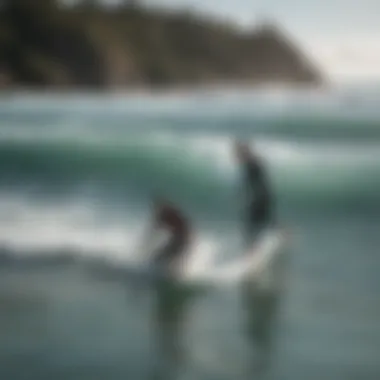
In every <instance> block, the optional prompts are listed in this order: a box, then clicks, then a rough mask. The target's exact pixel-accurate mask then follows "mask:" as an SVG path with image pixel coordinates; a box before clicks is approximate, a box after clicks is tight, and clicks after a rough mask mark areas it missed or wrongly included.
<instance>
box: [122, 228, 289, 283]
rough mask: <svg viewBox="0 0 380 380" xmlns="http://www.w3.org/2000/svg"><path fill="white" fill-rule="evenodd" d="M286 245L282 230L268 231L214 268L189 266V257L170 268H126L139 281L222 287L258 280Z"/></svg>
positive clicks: (285, 234)
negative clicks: (243, 249) (249, 245)
mask: <svg viewBox="0 0 380 380" xmlns="http://www.w3.org/2000/svg"><path fill="white" fill-rule="evenodd" d="M288 244H289V234H288V233H287V232H286V231H285V230H284V229H280V228H279V229H272V230H268V231H266V232H265V233H263V235H262V236H261V237H260V238H259V239H258V240H257V242H256V244H254V245H253V246H252V247H250V248H249V249H248V250H247V251H246V252H242V254H241V255H238V257H235V258H231V259H229V260H228V261H226V262H224V263H221V264H215V263H213V262H210V263H209V264H208V265H205V266H203V267H201V268H199V267H197V266H194V265H191V261H192V260H196V257H192V255H189V258H188V260H189V261H190V262H186V261H184V262H182V263H180V265H176V266H173V267H172V268H165V269H164V268H157V267H154V266H153V265H151V264H149V263H144V264H140V265H138V266H135V267H134V268H131V267H130V268H129V271H130V272H132V273H133V274H134V275H135V276H138V277H140V279H141V280H142V281H144V280H147V281H149V282H151V281H156V280H172V281H175V282H177V283H181V284H183V285H194V286H196V285H204V286H221V285H230V284H233V283H238V282H240V281H243V280H249V279H257V278H258V277H260V276H261V275H262V273H264V272H265V270H266V269H268V268H270V267H271V265H272V264H273V262H274V261H275V259H276V257H278V255H280V254H281V253H282V252H283V251H284V249H285V248H286V247H287V245H288Z"/></svg>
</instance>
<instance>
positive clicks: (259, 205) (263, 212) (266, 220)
mask: <svg viewBox="0 0 380 380" xmlns="http://www.w3.org/2000/svg"><path fill="white" fill-rule="evenodd" d="M243 170H244V181H245V184H244V185H245V192H246V194H245V196H246V199H245V201H246V211H245V238H246V243H247V244H248V245H250V244H252V243H253V241H254V240H255V238H256V237H257V235H258V234H259V233H260V232H261V231H262V230H263V228H265V227H267V226H268V225H270V224H271V223H272V222H273V199H272V195H271V192H270V190H269V183H268V180H267V177H266V174H265V172H264V169H263V165H262V163H261V162H260V161H259V160H258V159H257V158H256V157H252V158H250V159H249V160H247V161H246V163H245V165H244V167H243Z"/></svg>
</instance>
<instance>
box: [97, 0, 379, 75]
mask: <svg viewBox="0 0 380 380" xmlns="http://www.w3.org/2000/svg"><path fill="white" fill-rule="evenodd" d="M104 1H108V2H109V3H111V2H113V3H117V2H118V1H119V0H104ZM140 1H142V2H145V3H147V4H153V5H156V6H157V5H160V6H167V7H171V8H173V7H177V8H178V7H179V8H181V7H186V8H191V9H195V10H198V11H202V12H206V13H211V14H216V15H219V16H222V17H226V18H229V19H234V20H236V21H237V22H239V23H240V24H241V25H244V26H246V25H254V24H255V22H257V21H258V20H259V19H260V18H262V17H268V18H272V19H274V20H275V21H277V22H278V23H279V24H281V25H282V26H283V27H284V28H285V30H286V31H287V32H288V34H289V35H290V36H291V37H293V38H294V39H295V40H296V42H298V43H299V44H301V47H303V48H304V50H306V51H307V52H308V53H309V55H311V57H313V58H314V59H315V60H316V61H317V62H318V64H320V65H321V66H322V67H323V68H324V69H325V70H326V71H327V72H328V73H330V74H331V75H332V76H334V77H336V78H341V77H344V78H346V77H373V76H376V77H380V0H140Z"/></svg>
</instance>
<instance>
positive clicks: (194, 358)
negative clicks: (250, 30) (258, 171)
mask: <svg viewBox="0 0 380 380" xmlns="http://www.w3.org/2000/svg"><path fill="white" fill-rule="evenodd" d="M379 102H380V87H376V86H372V87H369V86H367V87H365V86H363V87H360V86H358V87H344V86H343V87H340V88H336V89H332V90H329V91H326V92H315V91H280V90H278V91H275V90H271V91H264V90H261V91H247V90H244V91H243V90H241V89H240V90H239V89H236V90H229V91H198V92H188V93H167V94H156V95H149V94H134V95H120V94H114V95H108V96H101V95H89V94H74V95H73V94H67V95H63V94H60V95H57V94H21V93H19V94H12V95H8V96H4V95H3V97H2V99H1V100H0V330H1V332H0V379H6V380H7V379H12V380H23V379H25V380H34V379H36V380H37V379H38V380H41V379H52V378H54V379H64V380H74V379H75V380H76V379H78V380H79V379H80V380H85V379H89V380H90V379H91V380H96V379H99V380H103V379H104V380H106V379H107V380H119V379H131V380H135V379H136V380H140V379H170V378H173V379H174V378H175V379H197V380H198V379H199V380H213V379H215V380H216V379H217V380H224V379H226V380H227V379H231V380H238V379H253V378H255V379H256V378H260V379H261V378H265V379H276V380H277V379H279V380H287V379H291V380H298V379H299V380H303V379H311V380H312V379H318V380H319V379H321V378H324V379H326V380H340V379H342V380H348V379H362V380H372V379H373V380H377V379H379V378H380V364H379V357H380V322H379V321H380V297H379V291H380V276H379V270H380V255H379V247H380V233H379V231H380V230H379V228H380V195H379V194H380V111H379V107H378V105H379ZM236 138H239V139H242V140H244V141H248V142H249V143H250V144H251V145H252V148H254V149H256V150H257V151H258V153H259V154H260V155H261V156H262V158H263V160H264V162H265V164H266V165H267V171H268V174H269V177H270V180H271V183H272V187H273V191H274V193H275V199H276V209H277V214H278V218H279V220H280V221H281V223H282V224H283V225H286V226H287V227H288V228H289V230H290V231H291V236H292V240H291V244H290V246H289V248H288V249H287V250H286V252H284V255H283V256H282V257H283V258H284V260H283V261H282V262H281V263H280V264H279V268H278V269H279V270H278V271H277V270H276V271H274V272H273V273H274V274H273V273H272V277H271V279H270V281H269V285H268V286H266V287H258V286H246V285H244V284H241V283H239V282H238V281H237V282H236V283H233V284H231V283H228V284H227V283H224V282H223V281H222V280H221V281H220V283H218V284H216V285H215V286H213V287H212V288H211V287H207V286H206V287H202V288H198V287H196V286H182V285H183V284H181V283H178V284H175V285H173V284H160V285H159V286H156V287H153V286H151V285H149V286H148V285H147V286H143V287H141V286H136V283H134V282H133V281H131V278H130V276H129V274H128V270H127V269H128V268H129V265H130V264H131V263H132V262H134V261H135V260H137V259H139V257H140V256H141V249H140V248H139V247H140V244H141V241H142V240H143V237H144V235H143V234H144V229H145V228H146V225H147V224H148V222H149V216H150V214H149V213H150V206H151V199H152V197H153V196H155V195H156V194H161V195H165V196H167V197H169V198H170V199H172V200H173V201H174V202H176V203H177V204H178V205H180V207H181V208H182V209H183V210H184V211H185V212H186V213H187V214H188V215H189V217H190V218H191V220H192V222H193V225H194V229H195V231H196V235H197V239H198V240H197V243H198V244H197V245H196V246H195V250H196V251H197V253H198V254H199V255H200V257H202V256H203V257H208V256H212V257H213V258H214V259H216V260H220V261H223V260H228V259H233V258H236V257H239V255H240V254H241V250H239V242H240V227H241V221H240V216H241V212H242V207H243V204H242V202H241V197H240V196H239V183H240V182H239V178H240V177H239V168H238V167H237V165H236V162H235V161H234V159H233V155H232V149H231V143H232V141H233V140H234V139H236ZM210 270H212V268H210Z"/></svg>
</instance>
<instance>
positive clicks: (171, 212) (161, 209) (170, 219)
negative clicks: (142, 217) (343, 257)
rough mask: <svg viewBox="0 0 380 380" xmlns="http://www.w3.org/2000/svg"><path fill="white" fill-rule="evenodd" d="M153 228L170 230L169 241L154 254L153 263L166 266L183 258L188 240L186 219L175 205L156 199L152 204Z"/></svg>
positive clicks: (188, 230)
mask: <svg viewBox="0 0 380 380" xmlns="http://www.w3.org/2000/svg"><path fill="white" fill-rule="evenodd" d="M154 209H155V210H154V221H153V229H158V228H165V229H166V230H168V231H169V232H170V238H169V242H168V243H167V244H166V245H165V246H164V247H163V248H161V249H159V251H158V252H156V253H155V254H154V258H153V263H154V264H155V265H158V266H164V267H166V266H168V265H171V264H172V263H177V260H179V259H181V258H183V256H184V255H185V254H186V251H187V249H188V246H189V242H190V235H191V234H190V225H189V221H188V219H187V218H186V217H185V216H184V215H183V213H182V212H181V211H180V210H179V209H178V208H176V207H175V206H173V205H171V204H169V202H167V201H165V200H161V199H160V200H156V201H155V204H154Z"/></svg>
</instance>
